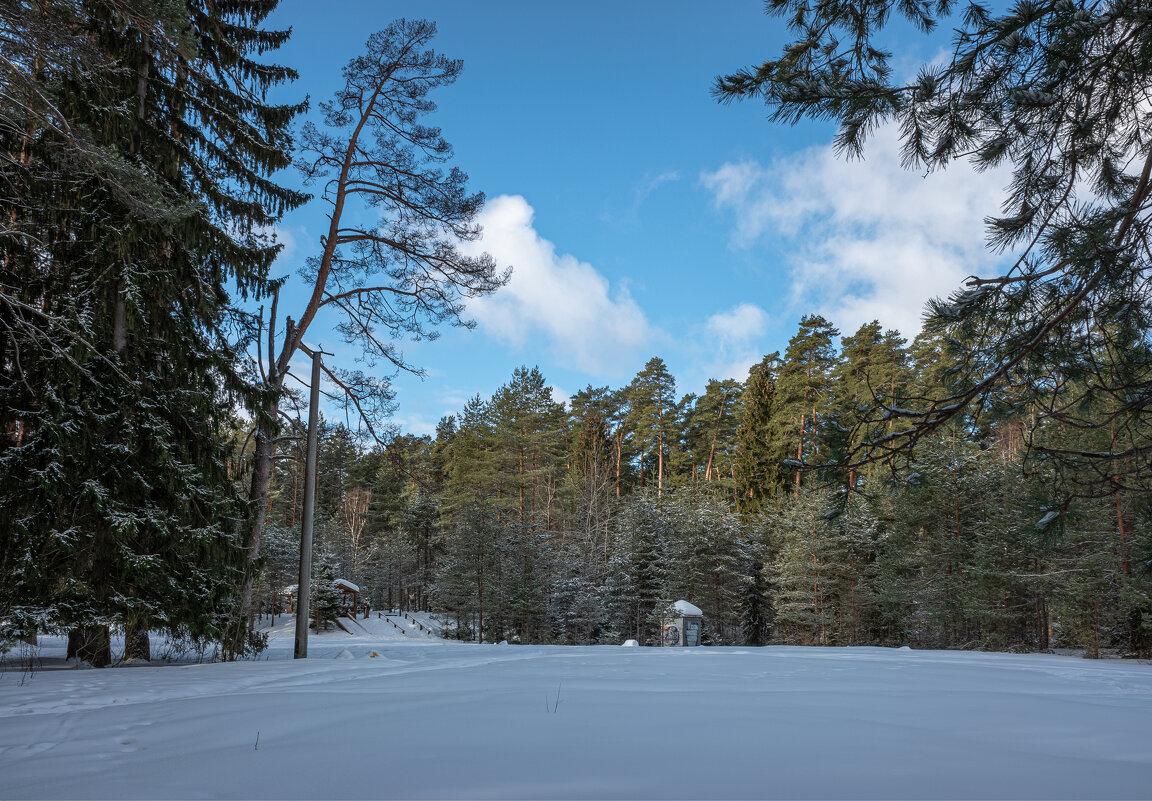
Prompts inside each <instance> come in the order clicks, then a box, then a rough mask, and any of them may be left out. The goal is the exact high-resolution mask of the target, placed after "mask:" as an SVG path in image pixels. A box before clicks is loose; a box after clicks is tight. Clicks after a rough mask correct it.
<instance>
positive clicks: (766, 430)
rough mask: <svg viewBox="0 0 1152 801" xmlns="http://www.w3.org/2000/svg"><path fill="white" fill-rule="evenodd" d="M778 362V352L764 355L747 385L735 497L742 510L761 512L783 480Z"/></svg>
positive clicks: (784, 442) (784, 450)
mask: <svg viewBox="0 0 1152 801" xmlns="http://www.w3.org/2000/svg"><path fill="white" fill-rule="evenodd" d="M779 364H780V354H779V353H771V354H769V355H767V356H765V357H764V358H763V359H762V360H761V361H760V363H759V364H756V365H753V366H752V369H751V370H750V371H749V373H748V382H747V384H746V385H745V387H744V394H743V404H742V405H743V409H742V412H741V416H740V428H739V431H738V433H737V451H736V481H737V496H736V497H737V504H738V506H739V508H740V511H742V512H747V513H753V514H754V513H756V512H758V511H759V510H760V509H762V508H763V506H764V504H765V502H766V501H767V500H768V499H769V498H772V497H774V496H775V495H777V494H778V493H779V492H780V491H781V489H782V487H783V484H784V478H783V475H782V471H783V469H784V468H783V467H782V466H781V462H783V461H784V459H787V458H788V456H789V452H788V443H787V440H786V439H785V437H784V433H783V426H784V417H783V413H782V409H781V407H780V403H779V400H778V398H777V394H776V380H777V375H778V371H779Z"/></svg>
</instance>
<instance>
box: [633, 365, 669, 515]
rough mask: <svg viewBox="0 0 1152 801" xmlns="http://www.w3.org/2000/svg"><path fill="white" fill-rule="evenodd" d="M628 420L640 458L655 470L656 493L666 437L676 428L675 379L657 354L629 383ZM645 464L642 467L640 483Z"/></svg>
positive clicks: (661, 480) (659, 489)
mask: <svg viewBox="0 0 1152 801" xmlns="http://www.w3.org/2000/svg"><path fill="white" fill-rule="evenodd" d="M627 392H628V407H629V424H630V428H631V429H632V430H633V431H634V432H635V437H636V442H637V445H638V447H639V450H640V459H641V460H642V461H646V462H647V465H646V467H647V469H648V470H649V471H652V472H654V473H655V477H656V493H657V495H659V494H660V493H661V492H663V489H664V459H665V457H666V454H667V450H666V448H667V444H668V441H669V440H670V439H671V438H672V437H673V435H674V432H675V431H676V430H677V428H678V426H677V422H678V421H677V419H676V415H675V409H676V379H675V378H673V377H672V374H671V373H670V372H668V366H667V365H666V364H665V363H664V360H663V359H661V358H659V357H653V358H651V359H649V360H648V362H647V364H645V365H644V369H643V370H641V371H640V372H639V373H637V374H636V377H635V378H634V379H632V383H631V384H630V385H629V387H628V390H627ZM644 469H645V468H644V467H643V466H642V467H641V470H640V474H641V483H643V476H644Z"/></svg>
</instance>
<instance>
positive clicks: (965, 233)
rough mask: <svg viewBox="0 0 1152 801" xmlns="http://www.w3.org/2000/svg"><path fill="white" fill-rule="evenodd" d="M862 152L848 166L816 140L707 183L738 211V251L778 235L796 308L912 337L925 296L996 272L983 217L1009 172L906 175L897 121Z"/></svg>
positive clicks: (959, 167)
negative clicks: (986, 242) (974, 276)
mask: <svg viewBox="0 0 1152 801" xmlns="http://www.w3.org/2000/svg"><path fill="white" fill-rule="evenodd" d="M865 155H866V157H867V160H864V161H859V160H856V161H846V160H844V159H843V158H840V157H837V156H836V154H835V152H834V151H833V148H832V146H831V145H828V146H823V147H814V148H810V149H808V150H806V151H804V152H802V153H801V154H799V155H798V156H796V157H793V158H790V159H787V160H778V161H776V162H774V163H773V164H772V165H771V166H768V167H765V166H763V165H761V164H760V163H758V162H755V161H745V162H741V163H729V164H724V165H723V166H721V167H720V168H719V169H717V170H716V171H714V172H708V173H704V174H703V175H702V176H701V182H702V184H703V185H704V187H705V188H706V189H708V190H709V191H710V192H711V193H712V196H713V202H714V203H715V205H716V207H717V208H718V209H720V210H723V211H725V212H730V213H731V214H732V215H733V231H732V244H733V245H734V246H735V247H738V248H751V247H753V246H754V245H757V244H758V243H760V242H762V241H763V240H765V239H766V238H767V237H769V236H772V237H775V238H776V242H777V246H778V247H779V249H780V250H781V251H784V252H786V253H787V256H786V258H787V260H788V267H789V268H790V270H791V287H790V300H791V302H792V305H793V306H795V307H797V309H796V310H797V311H801V312H808V311H818V312H820V313H822V314H824V315H825V316H827V317H829V318H830V319H831V320H832V322H833V323H835V324H836V325H838V326H840V328H841V330H842V331H844V332H845V333H852V332H853V331H855V329H856V328H857V327H858V326H859V325H860V324H862V323H865V322H868V321H869V320H872V319H878V320H880V322H881V324H883V325H885V326H886V327H892V328H898V329H900V330H901V331H902V332H903V333H904V334H905V335H908V336H911V335H912V334H915V333H916V331H918V330H919V328H920V315H921V312H922V310H923V307H924V303H925V302H926V301H927V300H928V298H930V297H932V296H934V295H947V294H948V293H949V292H951V291H952V290H953V289H955V288H957V287H958V286H959V285H960V284H961V282H962V281H963V280H964V278H965V277H967V276H968V275H971V274H974V273H981V274H988V273H991V272H995V270H996V269H997V267H998V264H999V261H998V259H997V258H996V257H994V256H992V255H991V254H990V253H989V252H988V251H987V250H986V249H985V247H984V223H983V220H984V217H986V216H988V215H989V214H993V213H995V212H996V211H997V210H998V209H999V203H1000V200H1001V198H1002V194H1003V193H1002V189H1003V185H1004V184H1005V182H1006V180H1007V178H1006V176H1005V175H1004V174H1003V173H1001V172H990V173H983V174H981V173H976V172H975V171H973V170H972V169H971V168H969V167H968V165H967V164H964V163H958V164H953V165H952V166H950V167H949V168H948V169H947V170H945V171H942V172H936V173H932V174H930V175H927V176H924V175H923V174H922V173H921V172H916V171H910V170H905V169H903V168H902V167H901V166H900V161H899V145H898V142H897V137H896V132H895V130H894V129H891V128H889V129H885V130H883V131H881V132H879V133H878V134H877V136H875V137H874V138H873V139H872V141H870V142H869V144H868V145H867V146H866V149H865Z"/></svg>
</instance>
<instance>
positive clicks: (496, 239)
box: [270, 0, 1004, 433]
mask: <svg viewBox="0 0 1152 801" xmlns="http://www.w3.org/2000/svg"><path fill="white" fill-rule="evenodd" d="M762 8H763V7H762V4H761V3H760V2H759V0H725V1H724V2H721V3H711V4H704V3H698V2H697V3H689V2H677V1H676V0H663V2H648V0H628V1H627V2H618V3H607V2H586V3H563V4H562V3H549V2H539V0H536V1H535V2H485V3H480V2H475V1H474V0H453V1H451V2H450V1H449V0H444V1H443V2H434V1H428V0H426V1H425V2H401V1H396V2H381V1H379V0H377V2H353V1H342V2H339V3H319V2H314V0H285V1H284V2H282V4H281V6H280V8H279V9H278V11H277V12H276V15H275V16H274V17H273V19H272V20H271V23H270V24H272V25H277V26H291V27H292V28H293V36H292V39H291V41H290V43H289V44H288V45H287V46H285V47H284V48H282V49H281V50H280V51H279V53H278V54H277V55H276V60H277V61H278V62H280V63H283V64H289V65H292V66H294V67H296V68H297V69H298V70H299V71H300V73H301V80H300V81H299V82H297V83H296V84H295V85H293V86H292V87H291V88H290V89H289V90H288V93H289V95H288V96H299V95H301V94H308V95H310V96H311V98H312V100H313V108H314V109H315V107H316V102H317V101H319V100H324V99H327V98H328V97H330V96H331V94H332V92H333V91H334V90H335V89H336V88H337V87H338V86H339V85H340V70H341V68H342V67H343V66H344V64H345V63H346V62H347V61H348V60H349V59H350V58H352V57H354V56H355V55H357V54H359V53H360V52H361V50H362V48H363V44H364V41H365V40H366V39H367V37H368V35H369V34H370V33H372V32H373V31H375V30H377V29H379V28H383V27H384V26H386V25H387V24H388V22H389V21H391V20H392V19H394V18H396V17H404V16H406V17H410V18H412V17H423V18H426V19H432V20H435V21H436V23H437V25H438V27H439V34H438V36H437V39H436V41H435V43H434V45H435V48H436V49H437V50H438V51H440V52H442V53H444V54H446V55H448V56H450V57H452V58H460V59H463V61H464V73H463V75H462V77H461V78H460V80H459V81H457V83H456V84H454V85H452V86H450V87H445V88H442V89H440V90H439V91H438V92H437V93H436V95H435V96H434V99H435V100H436V102H437V103H438V105H439V110H438V111H437V113H436V114H435V115H434V117H433V118H432V119H431V121H432V122H433V123H434V124H437V125H439V126H441V127H442V129H443V132H444V134H445V136H446V138H447V139H448V141H450V142H451V143H452V144H453V145H454V147H455V153H456V158H455V162H454V163H455V164H456V165H457V166H459V167H461V168H462V169H464V170H465V171H466V172H467V173H469V175H470V176H471V186H472V188H474V189H478V190H481V191H483V192H485V193H486V195H487V196H488V199H489V204H488V206H487V208H486V209H485V211H484V214H483V217H482V220H481V221H482V222H483V224H484V225H485V239H484V243H483V244H484V249H486V250H488V251H489V252H490V253H492V254H493V255H494V256H495V257H496V259H497V261H498V262H499V263H500V264H501V265H509V266H511V267H512V268H513V277H512V281H511V283H510V284H509V286H508V287H506V288H504V289H503V290H501V291H500V292H498V293H497V294H496V295H495V296H493V297H491V298H488V299H485V300H484V301H482V302H479V303H476V304H475V305H474V306H473V307H472V308H471V313H472V315H473V316H474V317H475V319H476V320H477V321H478V327H477V328H476V329H475V330H473V331H466V330H453V329H449V330H445V331H444V332H443V335H442V336H441V338H440V339H438V340H436V341H434V342H429V343H404V344H403V348H404V351H405V354H406V356H408V357H409V359H410V360H411V361H412V362H414V363H415V364H417V365H420V366H422V367H423V368H425V370H426V373H427V374H426V376H425V378H424V379H423V380H421V379H417V378H414V377H411V376H407V375H401V376H398V377H397V378H396V379H395V381H394V384H395V386H396V389H397V400H398V402H399V410H398V412H397V415H396V422H397V423H398V424H399V425H400V426H401V428H402V429H404V430H407V431H411V432H413V433H431V431H432V429H433V427H434V426H435V423H436V421H437V420H438V419H439V418H440V417H441V416H442V415H444V414H451V413H454V412H456V411H458V410H459V409H460V408H461V406H462V405H463V403H464V401H465V400H466V399H467V398H468V397H470V396H472V395H474V394H477V393H479V394H481V395H483V396H485V397H487V396H488V395H490V394H491V393H492V392H494V391H495V390H496V389H497V388H498V387H499V386H500V385H501V384H503V383H505V382H506V381H507V380H508V379H509V378H510V377H511V374H512V370H513V369H514V368H515V367H517V366H519V365H522V364H527V365H538V366H539V367H540V369H541V370H542V371H543V373H544V375H545V376H546V377H547V378H548V380H549V381H550V383H552V384H553V385H554V388H555V394H556V396H557V397H558V398H560V399H563V398H564V397H566V396H567V395H569V394H571V393H572V392H575V391H577V390H579V389H581V388H583V387H584V386H586V385H588V384H593V385H604V384H609V385H611V386H613V387H617V386H621V385H623V384H625V383H627V382H628V381H629V380H630V379H631V377H632V376H633V375H634V374H635V373H636V372H637V371H638V370H639V369H640V368H641V367H642V366H643V364H644V362H645V361H647V360H648V359H649V358H651V357H652V356H654V355H658V356H661V357H662V358H663V359H664V360H665V361H666V362H667V363H668V365H669V368H670V369H671V371H672V373H673V374H674V375H675V376H676V378H677V381H678V388H679V390H680V392H681V393H683V392H699V391H701V390H702V388H703V386H704V384H705V382H706V381H707V379H708V378H711V377H716V378H727V377H735V378H740V379H743V378H744V377H745V376H746V374H747V368H748V366H749V365H750V364H752V363H754V362H755V361H758V360H759V359H760V357H761V356H762V355H763V354H765V353H769V352H771V351H773V350H783V349H784V347H785V346H786V344H787V341H788V338H789V337H790V336H791V335H792V334H793V333H794V332H795V329H796V325H797V323H798V321H799V318H800V316H801V315H802V314H805V313H810V312H818V313H821V314H824V315H825V316H827V317H828V318H829V319H830V320H832V322H833V323H834V324H836V325H837V326H839V327H840V328H841V330H842V331H843V332H845V333H851V332H852V331H854V330H855V329H856V328H857V327H858V326H859V325H860V324H861V323H863V322H866V321H868V320H871V319H873V318H877V319H879V320H880V321H881V323H883V324H884V325H886V326H888V327H892V328H898V329H900V330H901V331H902V332H903V333H904V334H905V335H906V336H909V337H911V336H912V335H914V334H915V332H916V330H917V328H918V321H919V314H920V310H921V308H922V306H923V303H924V301H925V300H926V299H927V298H928V297H930V296H931V295H935V294H944V293H946V292H948V291H949V290H950V289H951V288H953V287H954V286H956V285H957V284H958V283H959V281H960V280H961V279H962V278H963V277H964V276H965V275H968V274H970V273H974V272H988V271H989V269H990V267H989V266H988V265H987V264H986V262H988V256H987V255H986V253H985V252H984V250H983V247H982V243H981V236H982V223H981V220H982V219H983V217H984V216H986V215H987V214H989V213H991V212H993V211H994V210H995V209H996V208H997V205H998V195H999V189H1000V187H1001V186H1002V185H1003V183H1004V178H1003V176H1001V175H996V174H993V175H980V176H977V175H974V174H972V173H971V172H970V171H968V170H966V169H964V168H962V167H961V168H956V169H949V171H948V172H946V173H944V174H937V175H932V176H928V177H927V178H925V177H924V176H922V175H919V174H914V173H907V172H904V171H902V170H901V169H900V168H899V164H898V157H897V155H896V139H895V137H894V135H892V134H891V133H890V132H884V131H882V132H880V133H879V134H878V136H877V137H876V139H875V141H874V142H873V146H872V147H871V148H870V150H869V152H868V157H867V159H866V160H865V161H863V162H860V161H856V162H844V161H843V160H841V159H838V158H836V157H835V155H834V154H833V152H832V149H831V146H830V142H831V139H832V135H833V129H832V127H831V126H829V125H826V124H814V123H808V124H801V125H798V126H796V127H782V126H778V125H773V124H771V123H769V122H768V121H767V120H766V119H765V116H766V113H765V109H764V108H763V107H762V106H760V105H757V104H755V103H743V104H738V105H730V106H721V105H719V104H718V103H716V102H715V101H714V100H713V99H712V97H711V96H710V94H709V89H710V86H711V82H712V80H713V78H714V77H715V76H716V75H718V74H721V73H725V72H731V71H733V70H735V69H737V68H739V67H741V66H745V65H749V64H753V63H758V62H759V61H762V60H764V59H765V58H768V57H773V56H775V55H776V54H777V53H778V52H779V50H780V47H781V46H782V44H783V43H784V42H785V41H787V40H788V36H787V31H786V30H785V28H784V26H783V24H782V23H781V22H780V21H779V20H777V19H774V18H770V17H768V16H766V15H765V14H764V13H763V10H762ZM944 45H946V39H943V38H940V37H936V38H934V39H925V38H924V37H921V36H917V35H911V34H909V33H908V32H907V30H903V29H898V30H896V31H895V32H894V33H893V34H891V37H890V41H889V46H890V47H891V49H893V50H894V51H896V52H899V53H900V54H901V55H900V58H899V59H898V60H897V61H896V63H895V66H896V69H897V72H898V73H899V72H901V71H904V72H906V73H908V74H912V73H914V72H915V69H916V67H917V66H918V64H919V63H921V62H922V61H923V60H930V59H933V58H937V57H940V55H941V53H942V49H941V48H942V47H943V46H944ZM281 179H282V180H285V181H286V182H295V181H297V177H296V176H295V175H294V174H292V175H290V174H288V173H285V174H284V175H283V176H281ZM326 208H327V207H326V206H325V205H324V204H321V203H319V202H313V203H311V204H309V205H308V206H307V207H305V208H303V209H300V210H298V211H296V212H293V213H292V214H290V215H289V216H287V217H286V218H285V219H284V221H283V223H282V225H281V233H282V239H283V241H284V243H285V245H286V247H285V251H284V253H283V255H282V257H281V259H280V261H279V262H278V270H279V271H280V272H282V273H294V272H295V270H296V268H297V266H298V265H299V264H300V263H301V262H302V260H303V259H304V258H306V257H307V256H308V255H310V254H312V253H315V252H316V251H317V250H318V248H319V235H320V233H321V232H322V231H323V230H324V229H325V228H326V219H325V217H324V214H325V212H326ZM290 297H291V296H290ZM299 305H301V306H302V301H300V303H299ZM281 306H282V308H284V307H285V306H287V307H288V308H286V309H285V312H284V313H288V314H293V312H292V311H290V308H291V306H292V301H291V300H290V299H289V300H288V301H287V302H286V303H285V302H284V301H282V304H281ZM294 316H298V313H296V314H295V315H294ZM309 339H311V340H312V341H315V342H321V343H322V344H323V345H324V346H325V348H326V349H327V350H331V351H335V352H336V353H337V354H338V358H339V359H341V360H343V361H344V362H345V363H350V362H351V360H352V358H353V357H354V354H352V353H350V352H348V351H347V349H346V348H344V347H343V346H341V345H340V343H339V341H338V339H337V337H336V336H335V335H334V334H329V333H326V332H324V331H322V330H320V329H316V330H314V331H313V332H312V333H311V335H310V336H309Z"/></svg>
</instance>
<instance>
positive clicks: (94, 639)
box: [66, 626, 112, 668]
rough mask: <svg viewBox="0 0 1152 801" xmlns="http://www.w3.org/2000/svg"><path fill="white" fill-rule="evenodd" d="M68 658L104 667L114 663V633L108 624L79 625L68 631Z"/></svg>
mask: <svg viewBox="0 0 1152 801" xmlns="http://www.w3.org/2000/svg"><path fill="white" fill-rule="evenodd" d="M66 658H68V659H79V660H81V661H82V662H88V663H89V664H90V665H92V667H97V668H102V667H106V666H107V665H110V664H111V663H112V635H111V633H110V632H109V631H108V627H107V626H77V627H76V628H74V629H72V631H70V632H68V652H67V657H66Z"/></svg>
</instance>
